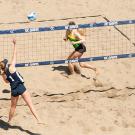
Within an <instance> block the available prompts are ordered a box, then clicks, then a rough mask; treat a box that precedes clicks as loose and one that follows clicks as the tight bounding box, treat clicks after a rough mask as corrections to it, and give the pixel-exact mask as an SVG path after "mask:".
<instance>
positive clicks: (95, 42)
mask: <svg viewBox="0 0 135 135" xmlns="http://www.w3.org/2000/svg"><path fill="white" fill-rule="evenodd" d="M67 29H83V30H84V31H85V40H86V48H87V51H86V53H85V54H84V56H83V58H81V59H75V60H67V57H68V55H69V54H70V53H71V52H73V50H74V48H73V47H72V45H71V44H70V43H69V42H65V41H64V40H63V38H64V36H65V32H66V30H67ZM12 38H16V40H17V66H18V67H24V66H38V65H49V64H64V63H68V62H78V61H79V62H85V61H96V60H109V59H117V58H131V57H135V43H134V42H135V20H124V21H111V22H97V23H87V24H78V25H73V26H68V25H65V26H64V25H63V26H51V27H36V28H24V29H10V30H0V58H1V59H3V58H7V59H9V60H10V59H11V57H12V53H13V52H12V51H13V46H12Z"/></svg>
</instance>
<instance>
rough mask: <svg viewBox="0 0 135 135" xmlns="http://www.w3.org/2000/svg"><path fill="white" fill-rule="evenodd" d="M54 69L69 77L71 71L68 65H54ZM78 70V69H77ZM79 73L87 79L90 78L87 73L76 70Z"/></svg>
mask: <svg viewBox="0 0 135 135" xmlns="http://www.w3.org/2000/svg"><path fill="white" fill-rule="evenodd" d="M52 68H53V71H55V70H56V71H60V72H61V73H60V74H62V75H63V74H65V76H66V77H68V76H69V75H70V72H69V70H68V67H67V66H53V67H52ZM75 71H77V70H75ZM76 73H77V74H79V75H80V76H81V77H83V78H85V79H90V77H87V76H86V75H84V74H82V73H81V72H80V71H79V72H78V71H77V72H76Z"/></svg>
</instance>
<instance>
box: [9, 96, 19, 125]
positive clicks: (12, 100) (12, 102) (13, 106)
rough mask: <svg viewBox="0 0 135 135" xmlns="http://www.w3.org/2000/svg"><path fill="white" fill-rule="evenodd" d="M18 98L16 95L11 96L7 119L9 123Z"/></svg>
mask: <svg viewBox="0 0 135 135" xmlns="http://www.w3.org/2000/svg"><path fill="white" fill-rule="evenodd" d="M18 99H19V96H17V97H13V96H11V108H10V111H9V119H8V122H9V123H10V121H11V119H12V118H13V116H14V112H15V109H16V105H17V101H18Z"/></svg>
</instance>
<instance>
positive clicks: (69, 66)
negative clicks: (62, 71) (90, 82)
mask: <svg viewBox="0 0 135 135" xmlns="http://www.w3.org/2000/svg"><path fill="white" fill-rule="evenodd" d="M72 55H74V52H72V53H71V54H70V55H69V56H68V58H67V59H72ZM68 69H69V72H70V74H73V73H74V64H73V63H68Z"/></svg>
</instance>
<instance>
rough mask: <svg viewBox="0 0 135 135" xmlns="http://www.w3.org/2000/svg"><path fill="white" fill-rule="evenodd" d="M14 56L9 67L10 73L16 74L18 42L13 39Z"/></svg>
mask: <svg viewBox="0 0 135 135" xmlns="http://www.w3.org/2000/svg"><path fill="white" fill-rule="evenodd" d="M12 42H13V56H12V60H11V64H10V67H9V70H10V72H14V71H15V70H16V68H15V65H16V40H15V39H13V41H12Z"/></svg>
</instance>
